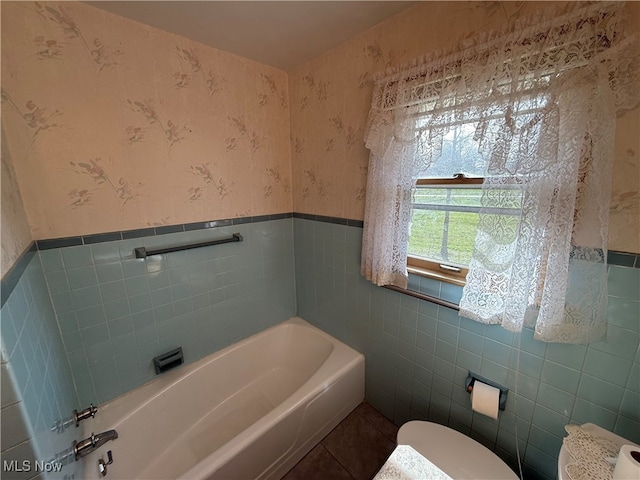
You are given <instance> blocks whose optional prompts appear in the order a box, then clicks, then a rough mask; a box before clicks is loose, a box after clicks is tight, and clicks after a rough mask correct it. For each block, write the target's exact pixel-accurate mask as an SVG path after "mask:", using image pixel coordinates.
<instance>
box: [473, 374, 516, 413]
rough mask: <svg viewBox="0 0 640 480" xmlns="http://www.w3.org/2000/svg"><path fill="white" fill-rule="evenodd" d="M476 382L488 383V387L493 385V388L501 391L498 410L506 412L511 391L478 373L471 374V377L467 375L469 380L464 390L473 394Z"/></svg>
mask: <svg viewBox="0 0 640 480" xmlns="http://www.w3.org/2000/svg"><path fill="white" fill-rule="evenodd" d="M476 380H477V381H479V382H482V383H486V384H487V385H491V386H492V387H495V388H497V389H498V390H500V396H499V397H498V408H499V409H500V410H504V409H505V407H506V406H507V392H508V391H509V389H508V388H506V387H503V386H502V385H500V384H497V383H496V382H493V381H491V380H489V379H488V378H485V377H483V376H481V375H478V374H477V373H473V372H469V375H467V379H466V380H465V381H464V388H465V389H466V390H467V393H471V392H472V391H473V384H474V383H475V382H476ZM494 405H495V404H494Z"/></svg>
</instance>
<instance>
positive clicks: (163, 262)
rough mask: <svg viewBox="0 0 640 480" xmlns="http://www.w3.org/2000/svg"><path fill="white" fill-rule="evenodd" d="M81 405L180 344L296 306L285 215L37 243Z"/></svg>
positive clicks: (273, 317) (241, 332) (201, 341)
mask: <svg viewBox="0 0 640 480" xmlns="http://www.w3.org/2000/svg"><path fill="white" fill-rule="evenodd" d="M236 232H238V233H241V234H242V236H243V237H244V240H243V241H242V242H239V243H229V244H224V245H215V246H209V247H203V248H197V249H192V250H185V251H181V252H174V253H167V254H163V255H155V256H150V257H147V258H146V259H137V258H135V256H134V252H133V250H134V248H136V247H140V246H145V247H147V248H155V247H166V246H170V245H181V244H188V243H192V242H201V241H209V240H213V239H218V238H224V237H227V236H229V235H231V234H232V233H236ZM39 255H40V258H41V259H42V264H43V266H44V270H45V276H46V279H47V285H48V286H49V290H50V292H51V299H52V303H53V306H54V310H55V313H56V316H57V320H58V324H59V326H60V331H61V334H62V339H63V342H64V347H65V352H66V355H67V357H68V360H69V364H70V365H71V371H72V373H73V379H74V382H75V385H76V389H77V393H78V398H79V401H80V403H81V404H89V403H91V402H93V403H98V404H99V403H104V402H106V401H107V400H110V399H112V398H114V397H116V396H118V395H120V394H122V393H124V392H126V391H128V390H131V389H133V388H135V387H137V386H139V385H141V384H143V383H145V382H147V381H150V380H152V379H153V378H154V377H155V372H154V369H153V364H152V358H153V357H155V356H156V355H159V354H161V353H164V352H166V351H169V350H172V349H174V348H176V347H178V346H182V348H183V352H184V356H185V362H187V363H189V362H192V361H195V360H197V359H199V358H201V357H203V356H206V355H208V354H210V353H212V352H214V351H216V350H219V349H221V348H223V347H225V346H227V345H229V344H232V343H234V342H236V341H238V340H240V339H242V338H245V337H248V336H250V335H251V334H253V333H256V332H258V331H260V330H263V329H265V328H267V327H269V326H271V325H274V324H276V323H279V322H281V321H284V320H286V319H287V318H289V317H291V316H293V315H295V313H296V304H295V282H294V266H293V258H294V257H293V223H292V219H291V218H285V219H280V220H273V221H263V222H259V223H247V224H241V225H233V226H228V227H220V228H211V229H204V230H194V231H187V232H180V233H171V234H165V235H157V236H151V237H143V238H136V239H129V240H118V241H110V242H104V243H96V244H92V245H81V246H72V247H64V248H54V249H49V250H43V251H40V252H39Z"/></svg>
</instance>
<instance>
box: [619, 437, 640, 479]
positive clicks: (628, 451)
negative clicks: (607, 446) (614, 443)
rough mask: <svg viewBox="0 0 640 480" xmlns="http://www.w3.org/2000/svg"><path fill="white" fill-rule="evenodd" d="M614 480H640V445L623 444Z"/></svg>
mask: <svg viewBox="0 0 640 480" xmlns="http://www.w3.org/2000/svg"><path fill="white" fill-rule="evenodd" d="M613 480H640V447H638V446H637V445H623V446H622V448H620V455H618V461H617V462H616V468H615V469H614V470H613Z"/></svg>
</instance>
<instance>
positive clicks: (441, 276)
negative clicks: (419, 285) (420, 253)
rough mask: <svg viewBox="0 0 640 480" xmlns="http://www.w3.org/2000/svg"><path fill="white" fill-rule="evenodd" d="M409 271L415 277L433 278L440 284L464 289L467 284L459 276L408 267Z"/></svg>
mask: <svg viewBox="0 0 640 480" xmlns="http://www.w3.org/2000/svg"><path fill="white" fill-rule="evenodd" d="M407 271H408V272H409V273H412V274H414V275H419V276H421V277H426V278H432V279H434V280H438V281H440V282H446V283H451V284H453V285H458V286H460V287H464V286H465V285H466V284H467V282H466V280H465V279H464V278H461V277H459V276H454V275H449V274H447V273H443V272H436V271H434V270H429V269H427V268H421V267H416V266H413V265H407Z"/></svg>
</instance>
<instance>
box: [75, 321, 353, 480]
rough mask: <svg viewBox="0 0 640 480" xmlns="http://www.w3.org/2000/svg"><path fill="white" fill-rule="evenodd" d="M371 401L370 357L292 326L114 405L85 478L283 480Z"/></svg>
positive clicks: (97, 421) (101, 410)
mask: <svg viewBox="0 0 640 480" xmlns="http://www.w3.org/2000/svg"><path fill="white" fill-rule="evenodd" d="M363 399H364V357H363V355H362V354H360V353H358V352H356V351H355V350H353V349H351V348H350V347H348V346H347V345H345V344H343V343H342V342H340V341H338V340H336V339H335V338H333V337H331V336H330V335H328V334H326V333H324V332H322V331H321V330H319V329H317V328H315V327H313V326H311V325H310V324H308V323H307V322H305V321H304V320H302V319H300V318H297V317H296V318H292V319H290V320H288V321H286V322H283V323H281V324H279V325H277V326H275V327H272V328H270V329H268V330H265V331H263V332H260V333H258V334H256V335H253V336H252V337H249V338H247V339H245V340H243V341H241V342H239V343H236V344H234V345H231V346H229V347H227V348H225V349H223V350H221V351H219V352H216V353H214V354H212V355H210V356H208V357H206V358H203V359H201V360H199V361H198V362H195V363H193V364H190V365H186V366H182V367H179V368H176V369H175V371H170V372H168V373H165V374H163V375H161V376H159V377H158V378H157V379H156V380H154V381H153V382H151V383H148V384H146V385H143V386H141V387H139V388H137V389H135V390H133V391H131V392H129V393H127V394H125V395H123V396H121V397H118V398H116V399H114V400H112V401H111V402H108V403H106V404H103V405H100V406H99V407H98V413H97V415H96V417H95V418H94V419H89V420H85V421H84V422H83V423H84V425H83V427H84V436H85V437H87V436H89V435H90V434H91V433H92V432H95V433H99V432H103V431H105V430H110V429H115V430H117V432H118V434H119V437H118V438H117V439H116V440H114V441H110V442H107V443H106V444H105V445H103V446H102V447H100V448H99V449H98V450H97V451H96V452H93V453H91V454H89V455H87V456H86V457H85V465H84V468H85V476H84V478H86V479H88V480H89V479H98V478H102V477H100V476H99V474H98V459H99V458H103V459H104V460H105V461H106V460H107V455H106V452H107V451H108V450H111V451H112V454H113V464H111V465H109V466H108V467H107V468H108V471H107V476H106V479H107V480H116V479H119V480H125V479H126V480H131V479H138V480H142V479H176V478H181V479H225V480H226V479H253V478H256V479H257V478H259V479H279V478H281V477H282V476H283V475H284V474H285V473H286V472H287V471H288V470H289V469H290V468H291V467H293V466H294V465H295V464H296V463H297V462H298V461H299V460H300V459H301V458H302V457H303V456H304V455H305V454H306V453H307V452H309V451H310V450H311V449H312V448H313V447H314V446H315V445H316V444H317V443H318V442H319V441H320V440H321V439H322V437H324V436H325V435H326V434H327V433H329V432H330V431H331V430H332V429H333V428H334V427H335V426H336V425H337V424H338V423H339V422H340V421H341V420H342V419H343V418H344V417H346V416H347V414H348V413H349V412H351V411H352V410H353V409H354V408H355V407H356V406H357V405H358V404H359V403H360V402H361V401H362V400H363Z"/></svg>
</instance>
